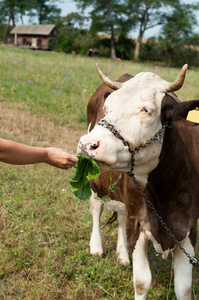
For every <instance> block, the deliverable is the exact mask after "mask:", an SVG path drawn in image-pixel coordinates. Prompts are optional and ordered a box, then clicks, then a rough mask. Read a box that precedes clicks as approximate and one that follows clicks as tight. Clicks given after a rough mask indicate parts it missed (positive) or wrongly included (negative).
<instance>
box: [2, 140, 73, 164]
mask: <svg viewBox="0 0 199 300" xmlns="http://www.w3.org/2000/svg"><path fill="white" fill-rule="evenodd" d="M0 161H2V162H5V163H9V164H13V165H26V164H36V163H42V162H43V163H48V164H49V165H51V166H54V167H57V168H62V169H68V168H71V167H72V166H73V165H74V164H75V163H76V162H77V161H78V158H77V157H76V156H74V155H71V154H69V153H67V152H65V151H64V150H62V149H58V148H52V147H50V148H42V147H31V146H26V145H24V144H20V143H16V142H13V141H10V140H5V139H2V138H0Z"/></svg>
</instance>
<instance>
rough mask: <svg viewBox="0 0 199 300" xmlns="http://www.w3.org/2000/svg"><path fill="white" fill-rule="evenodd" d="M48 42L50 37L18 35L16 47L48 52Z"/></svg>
mask: <svg viewBox="0 0 199 300" xmlns="http://www.w3.org/2000/svg"><path fill="white" fill-rule="evenodd" d="M48 40H49V37H48V36H39V35H19V34H17V37H16V42H15V45H16V46H19V47H24V48H32V49H44V50H48V49H49V43H48Z"/></svg>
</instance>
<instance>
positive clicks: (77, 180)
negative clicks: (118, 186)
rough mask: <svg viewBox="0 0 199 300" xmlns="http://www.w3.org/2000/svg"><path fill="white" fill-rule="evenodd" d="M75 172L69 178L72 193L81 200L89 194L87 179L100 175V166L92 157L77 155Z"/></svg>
mask: <svg viewBox="0 0 199 300" xmlns="http://www.w3.org/2000/svg"><path fill="white" fill-rule="evenodd" d="M77 157H78V159H79V160H78V162H77V164H76V165H75V168H76V169H77V170H76V173H75V174H74V175H73V177H72V178H71V180H70V185H71V191H72V193H73V194H74V195H75V196H76V197H78V198H79V199H81V200H85V199H88V198H89V197H90V196H91V188H90V185H89V181H90V180H91V179H94V178H96V177H98V176H99V175H100V168H99V166H98V165H97V163H96V162H95V161H94V159H93V158H92V157H87V156H84V155H77Z"/></svg>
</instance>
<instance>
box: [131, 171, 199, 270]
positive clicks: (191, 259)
mask: <svg viewBox="0 0 199 300" xmlns="http://www.w3.org/2000/svg"><path fill="white" fill-rule="evenodd" d="M127 175H129V176H130V177H131V178H132V179H133V181H134V183H135V185H136V186H137V188H138V190H139V191H140V192H141V194H142V196H143V198H144V199H145V201H146V202H147V204H148V205H149V207H150V208H151V209H152V210H153V212H154V213H155V215H156V217H157V218H158V220H159V222H160V223H161V224H162V226H163V227H164V229H165V230H166V231H167V232H168V234H169V235H170V236H171V238H172V239H173V241H174V242H175V243H176V244H177V245H178V247H179V248H180V249H181V251H182V252H183V253H184V254H185V255H186V256H187V257H188V258H189V263H190V264H192V265H193V266H194V267H196V270H197V272H199V262H198V261H197V259H196V258H195V257H193V256H191V255H190V254H189V253H188V252H187V251H186V250H185V249H184V248H183V247H182V245H181V244H180V242H179V241H178V240H177V239H176V237H175V235H174V234H173V233H172V232H171V230H170V229H169V228H168V226H167V224H166V223H165V222H164V221H163V219H162V217H161V216H160V215H159V214H158V212H157V210H156V209H155V208H154V206H153V204H152V203H151V201H150V200H149V198H148V197H147V195H146V193H145V192H144V190H143V189H142V187H141V186H140V184H139V183H138V181H137V180H136V178H135V176H134V174H133V173H131V172H128V173H127Z"/></svg>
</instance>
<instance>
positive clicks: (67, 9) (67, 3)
mask: <svg viewBox="0 0 199 300" xmlns="http://www.w3.org/2000/svg"><path fill="white" fill-rule="evenodd" d="M197 2H198V0H182V3H185V4H196V3H197ZM57 6H58V7H59V8H61V10H62V16H66V15H68V14H70V13H71V12H77V11H78V9H77V7H76V5H75V2H74V1H73V0H62V3H59V5H57ZM196 17H197V20H198V23H199V11H198V12H197V15H196ZM160 28H161V26H156V27H155V28H151V29H148V30H146V32H145V34H144V38H149V37H152V36H154V35H158V33H159V31H160ZM197 31H198V30H197ZM130 36H132V37H137V36H138V31H136V30H134V31H132V32H130Z"/></svg>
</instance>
